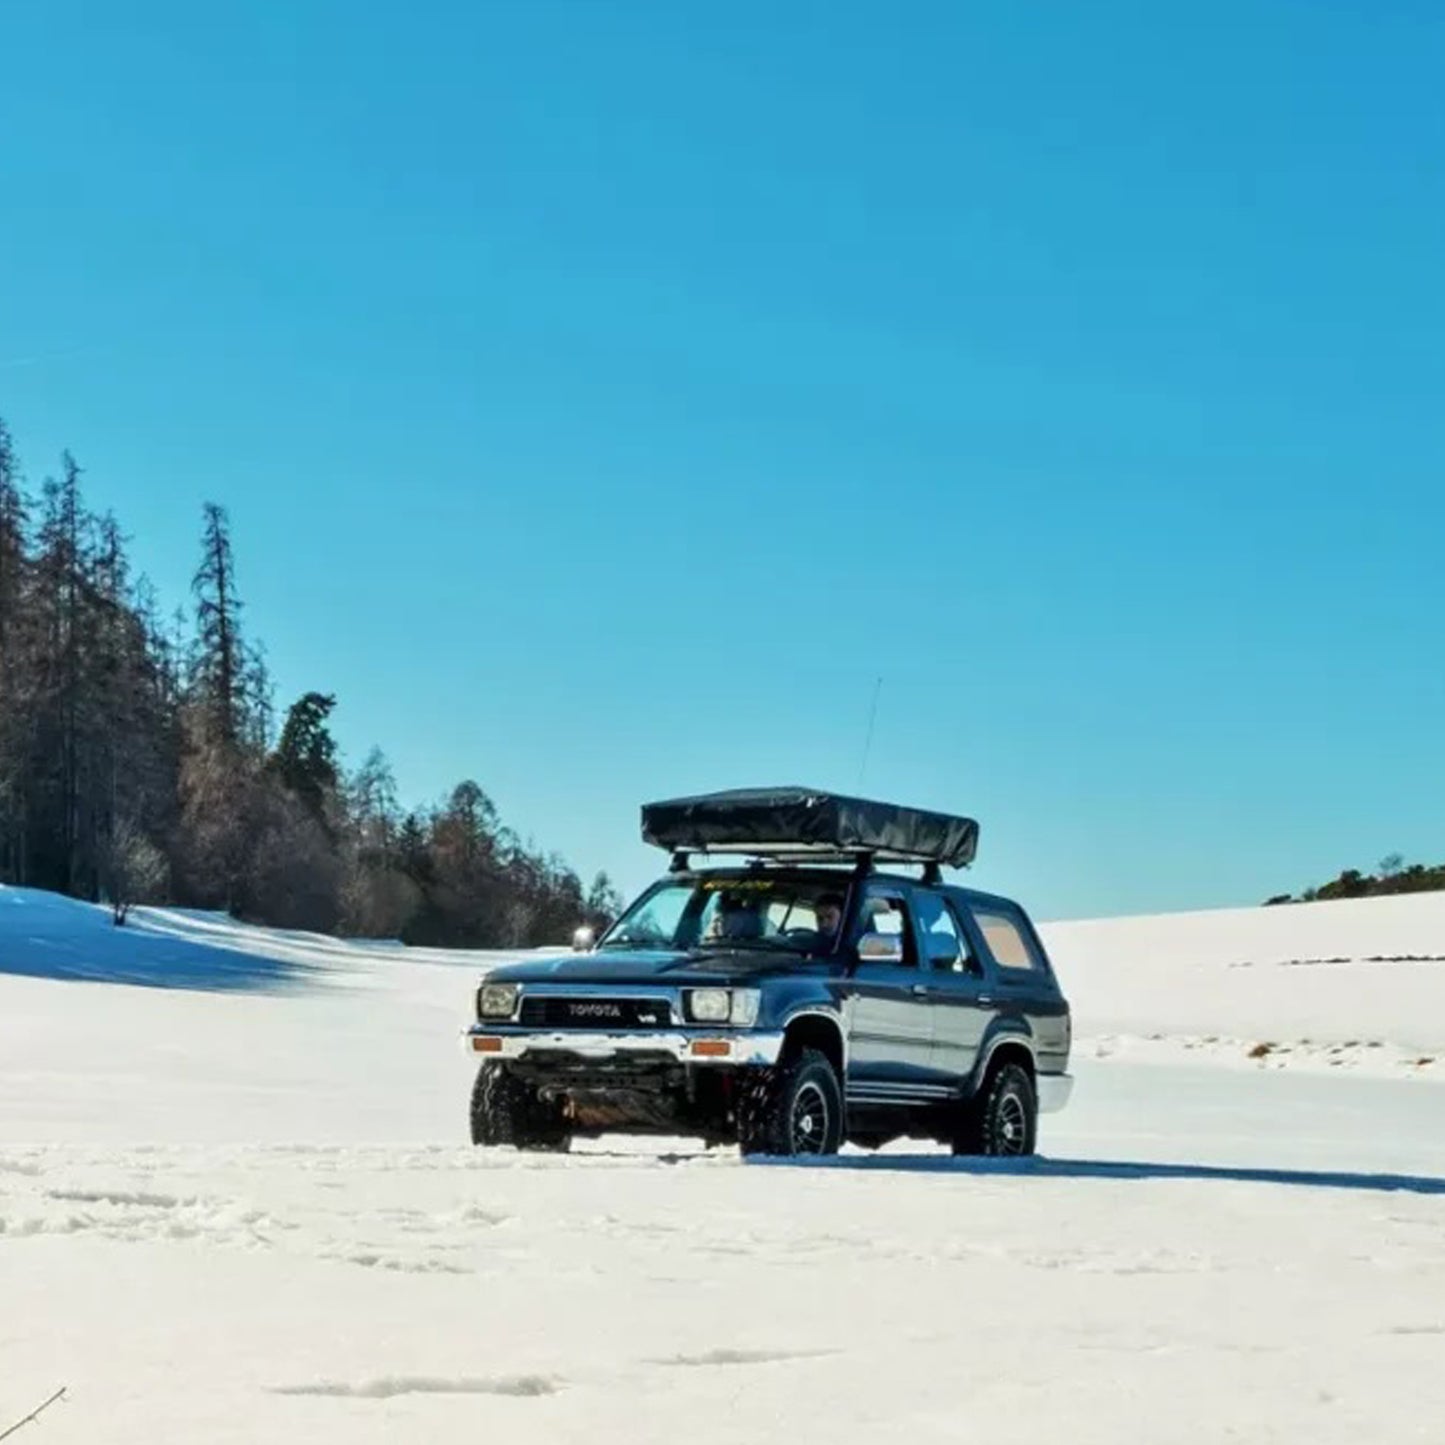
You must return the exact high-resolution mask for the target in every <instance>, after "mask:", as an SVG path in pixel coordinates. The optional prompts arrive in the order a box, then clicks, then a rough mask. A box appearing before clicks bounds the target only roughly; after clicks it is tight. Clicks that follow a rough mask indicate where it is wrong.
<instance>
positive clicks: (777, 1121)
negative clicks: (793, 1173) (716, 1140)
mask: <svg viewBox="0 0 1445 1445" xmlns="http://www.w3.org/2000/svg"><path fill="white" fill-rule="evenodd" d="M842 1143H843V1090H842V1087H841V1086H840V1085H839V1083H838V1075H837V1073H836V1072H835V1070H834V1068H833V1065H832V1064H831V1063H829V1061H828V1057H827V1055H826V1054H823V1053H820V1052H819V1051H818V1050H817V1049H803V1050H801V1051H800V1052H799V1053H797V1054H795V1055H794V1056H793V1057H792V1058H790V1059H786V1060H784V1062H782V1063H781V1064H779V1065H778V1066H777V1067H776V1068H772V1069H765V1070H762V1071H761V1072H760V1073H759V1075H758V1077H757V1078H756V1079H754V1080H753V1081H752V1082H751V1083H750V1084H749V1086H748V1087H747V1089H746V1090H745V1091H744V1093H743V1096H742V1100H741V1102H740V1103H739V1106H738V1146H739V1148H740V1149H741V1150H742V1152H743V1153H744V1154H777V1155H783V1156H786V1157H808V1156H821V1155H824V1154H836V1153H837V1152H838V1150H839V1148H840V1147H841V1145H842Z"/></svg>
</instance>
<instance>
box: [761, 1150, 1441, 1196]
mask: <svg viewBox="0 0 1445 1445" xmlns="http://www.w3.org/2000/svg"><path fill="white" fill-rule="evenodd" d="M748 1163H750V1164H762V1165H769V1166H772V1167H782V1168H794V1169H797V1168H803V1169H844V1170H852V1171H865V1172H866V1171H868V1170H878V1171H882V1172H884V1173H887V1172H890V1171H891V1172H898V1173H905V1174H964V1175H975V1176H988V1175H1004V1176H1006V1177H1017V1178H1025V1179H1213V1180H1225V1181H1231V1182H1235V1183H1243V1184H1290V1185H1297V1186H1301V1187H1304V1188H1311V1189H1364V1190H1375V1191H1378V1192H1381V1193H1405V1194H1442V1195H1445V1179H1437V1178H1433V1177H1431V1176H1430V1175H1423V1174H1351V1173H1347V1172H1345V1171H1343V1170H1327V1171H1320V1170H1309V1169H1232V1168H1228V1167H1226V1166H1223V1165H1215V1164H1133V1163H1124V1162H1117V1161H1110V1160H1103V1159H1048V1158H1045V1157H1043V1156H1041V1155H1035V1156H1034V1157H1032V1158H1028V1159H980V1158H964V1159H954V1158H951V1157H949V1156H948V1155H944V1154H862V1155H858V1154H840V1155H833V1156H831V1157H829V1158H825V1159H786V1158H753V1159H750V1160H748Z"/></svg>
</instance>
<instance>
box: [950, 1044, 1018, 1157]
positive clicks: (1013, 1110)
mask: <svg viewBox="0 0 1445 1445" xmlns="http://www.w3.org/2000/svg"><path fill="white" fill-rule="evenodd" d="M1038 1132H1039V1105H1038V1098H1037V1096H1036V1095H1035V1093H1034V1081H1033V1080H1032V1079H1031V1078H1030V1077H1029V1072H1028V1070H1027V1069H1025V1068H1023V1067H1022V1066H1021V1065H1019V1064H1005V1065H1004V1066H1003V1068H1001V1069H1000V1070H999V1071H998V1073H996V1074H995V1075H994V1076H993V1077H992V1079H990V1080H989V1082H988V1085H987V1086H986V1088H985V1090H984V1093H983V1096H982V1098H981V1099H979V1100H978V1101H977V1102H975V1104H974V1105H973V1106H972V1107H971V1108H970V1109H969V1111H968V1114H967V1115H966V1116H965V1118H964V1120H963V1124H962V1127H961V1128H960V1129H959V1130H958V1132H957V1133H956V1134H955V1135H954V1138H953V1152H954V1153H955V1154H958V1155H963V1154H973V1155H977V1154H983V1155H990V1156H993V1157H995V1158H1003V1159H1019V1158H1023V1157H1024V1156H1025V1155H1029V1154H1032V1153H1033V1152H1034V1146H1035V1144H1036V1143H1037V1141H1038Z"/></svg>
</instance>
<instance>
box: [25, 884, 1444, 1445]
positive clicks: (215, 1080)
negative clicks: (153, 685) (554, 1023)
mask: <svg viewBox="0 0 1445 1445" xmlns="http://www.w3.org/2000/svg"><path fill="white" fill-rule="evenodd" d="M1045 933H1046V937H1047V941H1048V943H1049V946H1050V949H1051V952H1052V953H1053V954H1054V956H1055V960H1056V963H1057V965H1058V967H1059V969H1060V972H1061V973H1062V974H1063V976H1064V978H1065V981H1066V984H1067V986H1068V989H1069V992H1070V995H1071V998H1072V1000H1073V1003H1074V1008H1075V1015H1076V1021H1077V1034H1078V1039H1077V1046H1076V1074H1077V1076H1078V1080H1079V1084H1078V1089H1077V1092H1076V1096H1075V1100H1074V1103H1073V1104H1072V1105H1071V1107H1070V1109H1069V1110H1068V1112H1066V1113H1065V1114H1063V1115H1060V1116H1056V1117H1052V1118H1049V1119H1047V1120H1045V1124H1044V1130H1043V1137H1042V1140H1041V1148H1042V1150H1043V1154H1044V1156H1045V1157H1044V1158H1043V1159H1042V1160H1041V1161H1039V1162H1037V1163H1034V1164H1026V1165H1023V1166H1018V1167H1007V1168H998V1167H992V1168H991V1167H988V1166H986V1165H983V1164H974V1165H966V1164H960V1163H956V1162H955V1161H952V1160H950V1159H948V1158H946V1157H945V1156H943V1155H941V1154H940V1153H939V1152H938V1151H936V1150H925V1149H920V1148H914V1147H898V1148H894V1149H892V1150H889V1151H887V1152H885V1153H884V1154H882V1155H879V1156H859V1155H851V1156H850V1155H845V1156H844V1157H843V1158H841V1159H840V1160H838V1161H836V1162H833V1163H830V1164H827V1165H823V1166H816V1165H815V1166H811V1167H795V1166H789V1165H781V1164H765V1165H758V1166H746V1167H745V1166H742V1165H740V1164H739V1162H738V1160H737V1158H736V1156H735V1155H733V1154H732V1153H730V1152H729V1151H715V1152H713V1153H711V1154H707V1153H702V1152H700V1151H698V1150H696V1149H695V1148H694V1147H693V1146H691V1145H690V1144H678V1145H675V1146H670V1145H663V1146H661V1147H656V1146H650V1145H642V1146H639V1145H636V1144H609V1145H604V1146H595V1147H589V1148H587V1149H585V1150H584V1151H581V1152H579V1153H578V1154H576V1155H573V1156H572V1157H570V1158H566V1159H553V1158H533V1157H530V1156H526V1157H519V1156H515V1155H511V1154H507V1153H503V1152H496V1153H492V1152H487V1151H476V1150H472V1149H470V1148H468V1147H466V1146H465V1144H464V1142H463V1139H464V1114H465V1097H466V1090H467V1086H468V1083H469V1073H470V1064H469V1061H468V1060H467V1059H466V1057H465V1056H464V1054H463V1053H462V1050H461V1048H460V1046H459V1042H458V1035H459V1033H460V1031H461V1029H462V1028H463V1027H464V1026H465V1023H466V1022H467V1011H468V1007H469V1003H470V997H471V991H472V988H473V985H474V980H475V976H476V974H477V971H478V969H479V968H480V967H481V966H482V965H483V963H484V962H485V956H481V955H472V956H459V955H455V954H445V953H427V952H422V951H417V950H405V949H401V948H398V947H394V946H389V945H367V946H354V945H346V944H339V943H336V942H335V941H333V940H327V939H317V938H309V937H303V936H296V935H281V934H275V933H270V932H266V931H263V930H253V929H246V928H242V927H239V926H237V925H234V924H232V923H230V922H228V921H226V920H219V919H216V918H213V917H209V916H205V915H199V916H198V915H186V914H180V913H177V912H174V911H145V912H143V913H141V914H139V915H137V916H136V918H135V921H134V923H133V925H132V927H131V928H129V929H127V930H122V931H117V930H114V929H111V928H110V926H109V924H108V921H107V919H106V917H105V915H104V914H103V913H102V912H101V911H100V910H93V909H87V908H84V907H81V906H80V905H76V904H73V903H68V902H65V901H62V900H59V899H55V898H52V897H50V896H48V895H44V894H36V893H24V892H21V891H18V890H6V889H0V1430H3V1429H4V1427H5V1425H7V1424H8V1423H9V1422H10V1421H11V1420H12V1419H17V1418H19V1417H20V1416H22V1415H24V1414H25V1413H27V1411H28V1410H29V1409H30V1408H31V1407H32V1406H34V1405H35V1404H38V1403H39V1402H40V1401H41V1400H43V1399H44V1398H45V1397H46V1396H48V1395H49V1394H50V1393H52V1391H53V1390H55V1389H57V1388H59V1387H60V1386H61V1385H64V1386H66V1387H68V1395H67V1398H66V1399H65V1400H64V1401H63V1402H61V1403H60V1404H58V1405H56V1406H55V1407H53V1408H52V1409H51V1410H49V1411H47V1412H46V1413H45V1414H44V1415H42V1416H41V1417H40V1419H39V1420H38V1421H36V1422H35V1423H33V1424H31V1425H28V1426H26V1427H25V1430H24V1432H23V1433H22V1435H20V1436H19V1437H17V1438H18V1439H22V1440H34V1441H35V1442H37V1445H40V1442H41V1441H43V1440H51V1441H55V1442H70V1441H77V1442H78V1441H85V1442H87V1445H93V1442H96V1441H102V1440H103V1441H107V1442H120V1445H132V1442H140V1441H146V1442H154V1441H171V1440H186V1441H192V1440H197V1441H199V1440H205V1441H212V1440H218V1441H221V1440H234V1441H254V1440H259V1439H268V1440H285V1441H345V1442H347V1445H353V1442H356V1445H361V1442H367V1441H379V1440H386V1441H405V1442H413V1441H426V1440H440V1439H449V1438H456V1437H460V1436H466V1437H475V1438H497V1437H502V1436H509V1437H511V1438H513V1439H522V1440H536V1441H574V1440H575V1441H582V1440H586V1441H588V1442H596V1441H602V1442H606V1441H611V1440H624V1439H625V1440H627V1441H629V1442H636V1441H650V1440H671V1439H675V1438H678V1437H679V1436H681V1437H683V1438H688V1439H693V1440H697V1441H700V1442H712V1441H718V1442H723V1441H728V1442H732V1441H744V1440H793V1439H804V1440H813V1439H819V1440H828V1441H864V1440H867V1441H870V1442H872V1441H877V1440H879V1439H886V1438H892V1437H893V1436H894V1435H897V1436H898V1438H907V1439H910V1440H912V1441H920V1442H929V1441H945V1440H948V1441H954V1440H987V1441H990V1442H998V1441H1036V1440H1042V1439H1046V1438H1063V1439H1067V1440H1069V1441H1070V1442H1080V1445H1084V1442H1091V1441H1098V1442H1110V1445H1113V1442H1118V1441H1120V1440H1124V1439H1145V1440H1149V1441H1151V1442H1152V1441H1160V1442H1168V1441H1216V1440H1234V1439H1238V1440H1248V1441H1251V1442H1258V1441H1273V1440H1279V1441H1304V1440H1308V1441H1311V1442H1330V1441H1350V1442H1352V1445H1357V1442H1359V1441H1360V1440H1372V1439H1379V1438H1388V1439H1391V1440H1422V1441H1425V1440H1428V1441H1432V1442H1434V1441H1438V1440H1439V1439H1440V1438H1442V1436H1441V1426H1440V1423H1439V1422H1440V1421H1441V1419H1442V1418H1445V1372H1442V1371H1441V1369H1440V1368H1439V1367H1440V1365H1441V1363H1442V1362H1445V1088H1442V1087H1441V1085H1442V1084H1445V1063H1442V1062H1440V1060H1442V1059H1445V896H1440V895H1436V896H1422V897H1416V898H1403V899H1383V900H1372V901H1369V902H1364V903H1331V904H1319V905H1301V906H1292V907H1287V908H1278V909H1267V910H1266V909H1259V910H1243V911H1238V912H1221V913H1212V914H1196V915H1175V916H1173V917H1161V918H1148V919H1123V920H1112V921H1091V922H1084V923H1070V924H1057V925H1054V926H1052V927H1049V928H1046V929H1045ZM116 980H123V982H116ZM1266 1044H1267V1045H1269V1046H1270V1047H1269V1048H1268V1049H1263V1048H1262V1047H1261V1046H1263V1045H1266Z"/></svg>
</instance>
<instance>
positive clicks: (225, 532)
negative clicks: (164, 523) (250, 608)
mask: <svg viewBox="0 0 1445 1445" xmlns="http://www.w3.org/2000/svg"><path fill="white" fill-rule="evenodd" d="M191 589H192V591H193V592H194V594H195V598H196V629H197V639H196V655H195V660H194V664H193V676H192V690H193V692H194V694H195V696H196V700H197V702H198V704H199V706H200V709H201V714H202V718H203V720H204V723H205V724H206V726H207V727H208V728H209V729H210V731H211V735H212V736H213V737H214V739H215V741H216V742H218V743H220V744H223V745H226V746H234V745H235V744H236V743H237V742H239V741H240V739H241V734H242V727H243V722H244V714H245V702H244V699H245V684H246V668H247V662H248V659H247V655H246V650H245V646H244V644H243V642H242V638H241V610H242V607H241V600H240V598H239V597H238V596H237V595H236V565H235V560H234V557H233V555H232V551H231V533H230V522H229V519H228V518H227V516H226V512H225V509H224V508H223V507H220V506H218V505H217V504H216V503H215V502H207V503H206V505H205V525H204V529H203V532H202V537H201V564H200V566H199V567H198V568H197V569H196V575H195V577H194V578H193V579H192V582H191Z"/></svg>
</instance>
